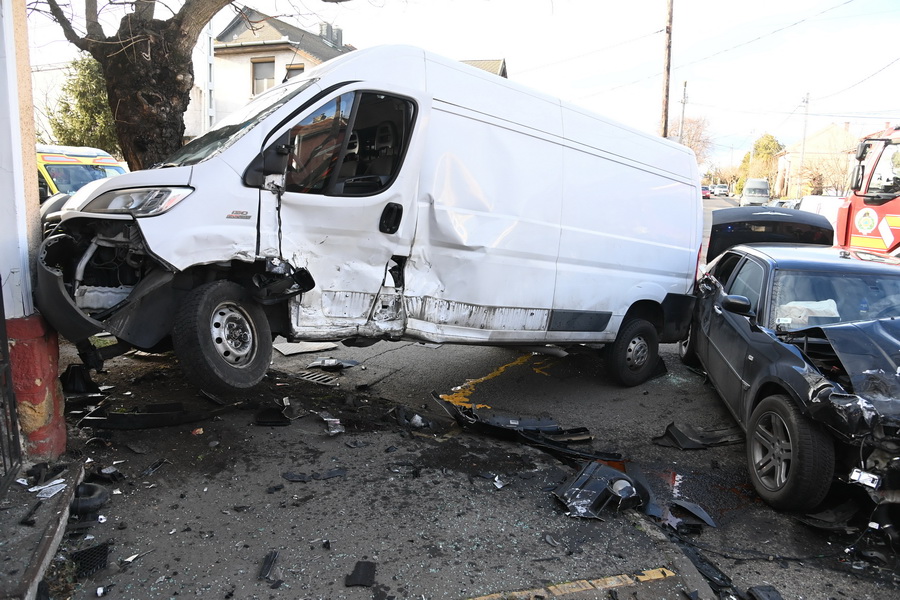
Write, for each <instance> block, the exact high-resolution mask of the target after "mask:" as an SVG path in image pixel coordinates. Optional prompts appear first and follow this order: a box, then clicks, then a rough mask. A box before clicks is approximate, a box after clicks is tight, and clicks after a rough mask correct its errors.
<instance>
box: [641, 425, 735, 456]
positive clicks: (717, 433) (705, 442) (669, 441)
mask: <svg viewBox="0 0 900 600" xmlns="http://www.w3.org/2000/svg"><path fill="white" fill-rule="evenodd" d="M743 440H744V434H743V431H741V429H740V427H737V426H735V427H726V428H723V429H709V430H703V429H696V428H694V427H692V426H691V425H687V424H676V423H674V422H672V423H669V424H668V426H666V431H665V433H663V434H662V435H661V436H658V437H655V438H653V443H654V444H658V445H660V446H669V447H672V448H680V449H682V450H699V449H704V448H709V447H710V446H725V445H728V444H740V443H741V442H742V441H743Z"/></svg>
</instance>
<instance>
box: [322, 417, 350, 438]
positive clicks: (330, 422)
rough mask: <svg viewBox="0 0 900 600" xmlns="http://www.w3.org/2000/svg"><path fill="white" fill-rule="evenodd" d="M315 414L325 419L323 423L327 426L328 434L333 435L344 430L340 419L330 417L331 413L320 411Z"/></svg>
mask: <svg viewBox="0 0 900 600" xmlns="http://www.w3.org/2000/svg"><path fill="white" fill-rule="evenodd" d="M315 414H317V415H319V416H320V417H321V418H322V420H324V421H325V425H326V426H327V427H328V435H331V436H335V435H338V434H339V433H344V432H345V431H346V429H344V426H343V425H341V420H340V419H336V418H334V417H332V416H331V413H329V412H326V411H322V412H320V413H315Z"/></svg>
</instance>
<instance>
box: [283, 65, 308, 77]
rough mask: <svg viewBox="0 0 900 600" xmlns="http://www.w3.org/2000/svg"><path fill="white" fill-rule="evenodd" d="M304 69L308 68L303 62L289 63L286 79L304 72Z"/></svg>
mask: <svg viewBox="0 0 900 600" xmlns="http://www.w3.org/2000/svg"><path fill="white" fill-rule="evenodd" d="M304 70H306V65H304V64H303V63H294V64H292V65H288V66H287V77H286V79H290V78H291V77H296V76H297V75H300V74H302V73H303V71H304Z"/></svg>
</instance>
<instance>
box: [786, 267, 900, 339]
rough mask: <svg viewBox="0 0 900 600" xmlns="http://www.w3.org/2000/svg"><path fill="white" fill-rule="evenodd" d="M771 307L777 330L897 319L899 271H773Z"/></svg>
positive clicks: (898, 312) (899, 315)
mask: <svg viewBox="0 0 900 600" xmlns="http://www.w3.org/2000/svg"><path fill="white" fill-rule="evenodd" d="M898 271H900V269H898ZM771 307H772V310H770V319H769V320H770V321H771V322H770V323H769V324H768V325H769V326H770V327H774V328H776V329H778V330H779V331H789V330H792V329H802V328H804V327H810V326H815V325H824V324H828V323H846V322H850V321H866V320H871V319H883V318H887V317H900V272H898V273H897V275H893V274H886V273H852V272H828V271H777V272H776V274H775V280H774V283H773V286H772V300H771Z"/></svg>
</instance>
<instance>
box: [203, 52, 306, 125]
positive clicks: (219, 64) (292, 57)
mask: <svg viewBox="0 0 900 600" xmlns="http://www.w3.org/2000/svg"><path fill="white" fill-rule="evenodd" d="M278 44H279V45H280V46H281V47H282V48H283V45H284V42H283V41H279V42H278ZM250 47H253V46H250ZM245 48H246V46H245ZM257 48H258V50H257V51H254V52H248V53H247V54H225V53H222V52H220V53H219V55H218V56H216V60H215V69H214V70H215V81H216V82H217V94H216V97H215V107H216V115H217V116H218V118H219V119H224V118H225V117H227V116H228V115H229V114H231V113H233V112H234V111H236V110H238V109H239V108H241V107H243V106H244V105H245V104H247V102H249V101H250V100H251V99H252V98H253V60H254V59H257V60H259V59H263V58H268V57H272V58H274V61H275V80H274V84H275V85H278V84H279V83H281V82H282V81H283V80H284V76H285V74H286V73H287V69H288V65H293V66H294V67H296V66H298V65H301V64H302V65H304V67H306V66H308V65H306V64H305V61H304V60H303V59H301V58H299V57H298V56H297V55H296V54H295V53H294V52H292V51H290V50H284V49H279V48H273V47H272V46H271V45H265V44H260V45H259V46H258V47H257Z"/></svg>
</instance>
